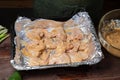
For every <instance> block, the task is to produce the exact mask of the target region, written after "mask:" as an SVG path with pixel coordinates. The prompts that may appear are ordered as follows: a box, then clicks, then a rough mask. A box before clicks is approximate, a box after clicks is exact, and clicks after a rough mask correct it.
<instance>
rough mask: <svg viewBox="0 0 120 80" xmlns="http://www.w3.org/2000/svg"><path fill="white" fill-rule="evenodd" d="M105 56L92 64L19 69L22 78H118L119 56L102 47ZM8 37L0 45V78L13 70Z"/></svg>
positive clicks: (119, 69) (86, 79) (7, 75)
mask: <svg viewBox="0 0 120 80" xmlns="http://www.w3.org/2000/svg"><path fill="white" fill-rule="evenodd" d="M102 51H103V53H104V55H105V58H104V59H103V60H102V61H101V62H100V63H98V64H95V65H92V66H79V67H73V68H72V67H66V68H52V69H45V70H31V71H20V74H21V75H22V78H23V80H120V58H117V57H114V56H112V55H110V54H109V53H108V52H107V51H106V50H104V49H102ZM10 52H11V46H10V38H7V39H6V40H5V41H4V42H2V44H1V45H0V80H7V79H8V77H9V76H10V75H11V74H12V73H13V72H14V71H15V70H14V69H13V67H12V66H11V64H10Z"/></svg>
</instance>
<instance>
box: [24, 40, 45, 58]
mask: <svg viewBox="0 0 120 80" xmlns="http://www.w3.org/2000/svg"><path fill="white" fill-rule="evenodd" d="M25 47H26V49H27V51H28V52H29V53H30V54H31V55H32V56H35V57H38V56H39V55H40V54H41V51H42V50H44V49H45V44H44V43H43V40H40V41H31V42H29V43H28V44H27V45H26V46H25Z"/></svg>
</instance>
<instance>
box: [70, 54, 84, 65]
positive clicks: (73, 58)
mask: <svg viewBox="0 0 120 80" xmlns="http://www.w3.org/2000/svg"><path fill="white" fill-rule="evenodd" d="M68 55H69V57H70V59H71V62H72V63H74V62H81V61H82V58H81V55H80V54H79V53H77V52H71V53H68Z"/></svg>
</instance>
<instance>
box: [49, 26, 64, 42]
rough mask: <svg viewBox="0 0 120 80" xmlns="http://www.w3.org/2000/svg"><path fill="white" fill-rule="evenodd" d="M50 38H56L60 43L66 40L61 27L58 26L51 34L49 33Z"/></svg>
mask: <svg viewBox="0 0 120 80" xmlns="http://www.w3.org/2000/svg"><path fill="white" fill-rule="evenodd" d="M50 35H51V37H52V38H53V37H56V38H58V39H61V40H62V41H65V40H66V34H65V32H64V30H63V27H62V26H58V27H57V28H54V29H53V30H52V31H51V32H50Z"/></svg>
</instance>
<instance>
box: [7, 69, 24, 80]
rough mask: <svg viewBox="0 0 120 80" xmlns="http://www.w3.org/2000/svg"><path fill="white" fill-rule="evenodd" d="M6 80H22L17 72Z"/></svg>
mask: <svg viewBox="0 0 120 80" xmlns="http://www.w3.org/2000/svg"><path fill="white" fill-rule="evenodd" d="M8 80H22V78H21V75H20V73H19V72H18V71H15V72H14V73H13V74H12V75H11V76H10V77H9V78H8Z"/></svg>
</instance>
